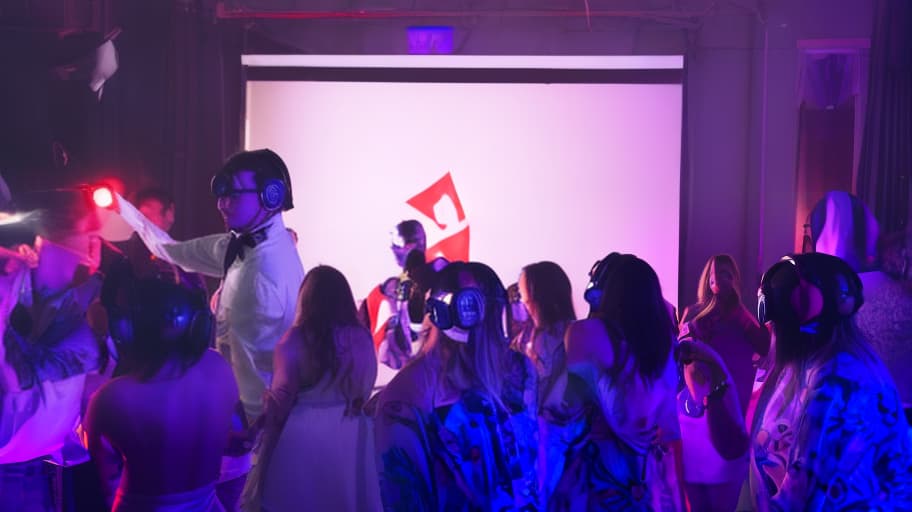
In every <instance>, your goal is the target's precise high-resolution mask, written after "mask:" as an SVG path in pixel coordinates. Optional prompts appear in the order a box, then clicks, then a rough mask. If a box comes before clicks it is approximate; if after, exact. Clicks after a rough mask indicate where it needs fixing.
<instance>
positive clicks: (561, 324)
mask: <svg viewBox="0 0 912 512" xmlns="http://www.w3.org/2000/svg"><path fill="white" fill-rule="evenodd" d="M518 288H519V290H518V291H519V295H520V300H521V305H522V307H523V308H524V309H525V311H526V312H527V313H528V317H529V319H530V322H529V323H527V324H526V325H525V326H524V327H523V329H522V330H521V331H520V332H519V333H518V334H517V335H516V336H514V337H513V341H512V343H511V346H512V347H513V349H514V350H516V351H518V352H520V353H523V354H525V355H526V356H527V357H528V358H529V359H530V360H531V361H532V364H533V365H534V367H535V371H536V373H537V376H538V382H537V388H538V412H539V421H538V428H539V450H538V478H539V487H540V492H541V495H542V499H543V500H547V499H548V496H549V495H550V494H551V491H552V490H553V488H554V485H555V484H556V479H557V477H559V476H560V470H561V468H562V467H563V462H564V459H563V456H564V453H565V451H566V448H567V444H568V443H567V437H568V430H567V429H566V428H565V423H566V421H565V420H566V411H565V408H564V406H563V405H564V404H563V399H564V389H565V388H566V382H567V353H566V351H565V350H564V334H565V333H566V331H567V327H569V326H570V323H571V322H573V321H574V320H576V312H575V311H574V310H573V295H572V291H571V286H570V278H568V277H567V274H566V272H564V270H563V269H562V268H561V267H560V265H558V264H557V263H554V262H551V261H540V262H538V263H532V264H530V265H526V266H525V267H523V269H522V272H521V273H520V275H519V281H518Z"/></svg>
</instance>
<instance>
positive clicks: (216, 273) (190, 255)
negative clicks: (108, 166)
mask: <svg viewBox="0 0 912 512" xmlns="http://www.w3.org/2000/svg"><path fill="white" fill-rule="evenodd" d="M117 208H118V212H119V213H120V216H121V217H122V218H123V220H124V221H125V222H126V223H127V224H129V225H130V227H132V228H133V229H134V230H135V231H136V233H137V234H138V235H139V237H140V238H141V239H142V241H143V243H144V244H146V247H148V248H149V252H151V253H152V254H154V255H155V257H156V258H160V259H162V260H165V261H167V262H169V263H173V264H175V265H177V266H179V267H181V268H182V269H184V270H185V271H187V272H197V273H200V274H205V275H207V276H211V277H222V276H223V275H224V268H223V264H224V259H225V252H226V251H227V249H228V240H229V238H230V236H229V235H228V234H225V233H222V234H216V235H209V236H204V237H200V238H194V239H192V240H187V241H186V242H177V241H175V240H174V239H173V238H171V236H170V235H168V233H166V232H165V231H163V230H162V229H161V228H159V227H158V226H156V225H155V224H153V223H152V221H150V220H149V219H147V218H146V216H145V215H143V214H142V213H141V212H140V211H139V210H137V209H136V207H135V206H133V205H132V204H131V203H130V202H129V201H127V200H126V199H124V198H123V197H122V196H120V195H119V194H118V195H117Z"/></svg>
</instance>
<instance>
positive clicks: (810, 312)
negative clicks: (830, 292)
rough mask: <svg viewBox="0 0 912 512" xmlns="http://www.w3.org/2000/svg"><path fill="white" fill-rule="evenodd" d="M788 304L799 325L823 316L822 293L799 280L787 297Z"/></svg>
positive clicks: (813, 286) (815, 287)
mask: <svg viewBox="0 0 912 512" xmlns="http://www.w3.org/2000/svg"><path fill="white" fill-rule="evenodd" d="M789 303H790V305H791V308H792V311H793V312H794V314H795V318H796V319H797V320H798V323H799V324H803V323H805V322H807V321H809V320H811V319H813V318H816V317H818V316H820V315H822V314H823V310H824V297H823V292H822V291H821V290H820V288H818V287H817V286H815V285H813V284H811V283H809V282H807V281H805V280H804V279H801V280H800V281H799V283H798V286H796V287H795V288H794V289H793V290H792V293H791V295H790V296H789Z"/></svg>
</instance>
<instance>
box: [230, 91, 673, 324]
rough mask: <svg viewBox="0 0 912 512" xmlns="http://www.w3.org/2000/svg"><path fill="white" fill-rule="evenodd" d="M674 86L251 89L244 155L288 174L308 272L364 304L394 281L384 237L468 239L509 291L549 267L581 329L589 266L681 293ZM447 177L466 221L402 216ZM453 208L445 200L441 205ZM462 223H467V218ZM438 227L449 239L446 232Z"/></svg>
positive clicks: (447, 210) (443, 211) (290, 220)
mask: <svg viewBox="0 0 912 512" xmlns="http://www.w3.org/2000/svg"><path fill="white" fill-rule="evenodd" d="M681 94H682V91H681V86H680V85H677V84H673V85H669V84H550V85H545V84H455V83H448V84H442V83H426V84H416V83H351V82H291V81H286V82H249V83H248V90H247V101H248V104H247V109H246V112H247V147H248V148H259V147H270V148H272V149H274V150H276V151H277V152H278V153H279V154H280V155H282V157H283V158H285V160H286V162H287V163H288V166H289V169H290V171H291V175H292V183H293V189H294V195H295V204H296V205H297V206H296V208H295V209H294V210H292V211H290V212H287V213H286V214H285V219H286V223H287V225H289V226H290V227H293V228H294V229H295V230H297V232H298V233H299V235H300V239H301V244H300V246H299V250H300V253H301V258H302V261H303V263H304V265H305V268H312V267H313V266H314V265H317V264H319V263H325V264H330V265H333V266H336V267H337V268H339V269H340V270H341V271H342V272H343V273H345V275H346V276H347V277H348V279H349V281H350V282H351V284H352V287H353V291H354V292H355V295H356V297H358V298H363V297H365V296H366V295H367V293H368V292H369V290H370V289H371V288H372V287H373V286H375V285H376V284H378V283H379V282H381V281H382V280H383V279H384V278H386V277H388V276H391V275H395V274H396V273H397V269H396V267H395V262H394V260H393V257H392V255H391V254H390V251H389V248H388V246H389V240H388V234H389V231H390V229H391V228H392V227H393V226H394V225H395V224H396V223H397V222H399V221H400V220H402V219H408V218H415V219H418V220H420V221H421V222H422V224H424V227H425V230H426V231H427V233H428V246H429V247H431V246H433V245H434V244H436V243H438V242H440V241H441V240H444V239H447V238H448V237H451V236H453V235H455V234H456V233H459V232H461V231H463V230H464V229H466V228H467V227H469V226H471V254H470V256H471V258H472V259H475V260H479V261H483V262H485V263H488V264H490V265H491V266H492V267H493V268H494V269H495V270H496V271H497V272H498V273H499V274H500V276H501V278H502V279H503V280H504V282H505V283H506V284H509V283H510V282H513V281H515V280H516V279H517V278H518V275H519V271H520V269H521V268H522V267H523V266H524V265H527V264H529V263H532V262H535V261H539V260H544V259H547V260H553V261H555V262H557V263H559V264H560V265H561V266H563V267H564V269H565V270H566V271H567V273H568V275H569V276H570V278H571V281H572V282H573V287H574V295H575V297H576V299H577V302H576V307H577V313H578V314H581V315H582V314H585V312H586V311H587V310H588V309H587V308H586V307H585V306H584V303H583V300H582V291H583V289H584V287H585V285H586V281H587V278H586V275H587V272H588V270H589V268H590V267H591V265H592V263H593V261H595V260H596V259H598V258H601V257H603V256H604V255H605V254H607V253H608V252H610V251H622V252H632V253H635V254H637V255H639V256H641V257H643V258H644V259H646V260H647V261H648V262H649V263H650V264H651V265H652V266H653V267H654V268H655V269H656V272H657V273H658V274H659V277H660V279H661V282H662V285H663V288H664V291H665V295H666V297H667V298H669V299H671V300H672V301H673V302H674V299H675V298H676V297H677V289H678V246H679V245H678V233H679V204H680V198H679V194H680V149H681V104H682V98H681ZM447 172H449V173H450V176H451V178H452V182H453V186H454V187H455V189H456V190H457V191H458V195H459V199H460V202H461V205H460V207H461V208H462V209H463V210H464V213H463V215H459V214H458V213H457V210H456V205H454V204H453V203H452V202H447V201H445V200H442V199H441V201H440V202H438V203H437V204H435V206H434V214H435V215H434V216H433V217H431V216H429V215H426V214H422V213H421V212H420V211H419V210H417V209H416V208H414V207H413V206H411V205H409V204H408V203H407V201H408V200H409V199H410V198H412V197H413V196H415V195H416V194H418V193H419V192H421V191H422V190H425V189H426V188H427V187H429V186H430V185H432V184H434V183H435V182H436V181H437V180H439V179H440V178H441V177H442V176H443V175H444V174H445V173H447ZM442 197H449V196H442ZM461 217H463V218H461ZM440 226H444V227H443V228H441V227H440Z"/></svg>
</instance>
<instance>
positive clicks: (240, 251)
mask: <svg viewBox="0 0 912 512" xmlns="http://www.w3.org/2000/svg"><path fill="white" fill-rule="evenodd" d="M266 229H267V228H262V229H259V230H257V231H254V232H253V233H244V234H242V235H237V234H236V233H231V239H230V240H228V250H227V251H225V263H224V265H223V266H224V271H225V273H226V274H227V273H228V267H230V266H231V264H232V263H234V260H235V259H240V260H241V261H243V260H244V247H245V246H246V247H251V248H252V247H256V246H257V244H259V243H260V242H262V241H263V240H266Z"/></svg>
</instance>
